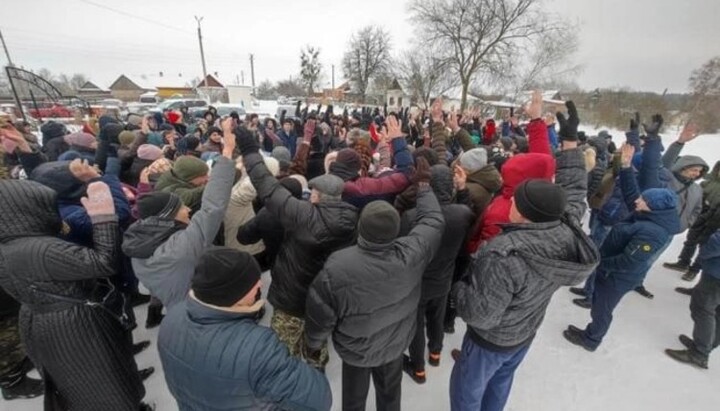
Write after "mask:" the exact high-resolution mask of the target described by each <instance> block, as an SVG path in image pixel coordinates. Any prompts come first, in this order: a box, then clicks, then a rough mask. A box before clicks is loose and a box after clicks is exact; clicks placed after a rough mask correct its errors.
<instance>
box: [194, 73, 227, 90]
mask: <svg viewBox="0 0 720 411" xmlns="http://www.w3.org/2000/svg"><path fill="white" fill-rule="evenodd" d="M197 87H208V88H213V87H217V88H225V86H224V83H223V82H221V81H220V79H218V78H217V77H216V75H213V74H212V73H211V74H208V75H207V77H205V79H204V80H202V81H201V82H200V83H199V84H198V85H197Z"/></svg>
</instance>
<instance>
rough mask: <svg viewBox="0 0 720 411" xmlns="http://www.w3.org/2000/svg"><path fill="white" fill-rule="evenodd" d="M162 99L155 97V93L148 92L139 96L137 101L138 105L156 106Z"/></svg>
mask: <svg viewBox="0 0 720 411" xmlns="http://www.w3.org/2000/svg"><path fill="white" fill-rule="evenodd" d="M161 101H162V99H161V98H160V97H158V96H157V93H155V92H148V93H144V94H141V95H140V98H139V99H138V102H139V103H143V104H152V105H153V106H156V105H158V104H159V103H160V102H161Z"/></svg>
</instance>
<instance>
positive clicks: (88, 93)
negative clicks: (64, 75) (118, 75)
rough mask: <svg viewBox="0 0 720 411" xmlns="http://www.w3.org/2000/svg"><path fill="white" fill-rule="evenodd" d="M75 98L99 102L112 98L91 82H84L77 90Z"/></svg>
mask: <svg viewBox="0 0 720 411" xmlns="http://www.w3.org/2000/svg"><path fill="white" fill-rule="evenodd" d="M77 96H78V97H81V98H83V99H85V100H99V99H105V98H110V97H112V92H111V91H110V90H108V89H104V88H100V87H98V86H97V85H96V84H95V83H93V82H91V81H86V82H85V84H83V85H82V86H81V87H80V88H79V89H78V90H77Z"/></svg>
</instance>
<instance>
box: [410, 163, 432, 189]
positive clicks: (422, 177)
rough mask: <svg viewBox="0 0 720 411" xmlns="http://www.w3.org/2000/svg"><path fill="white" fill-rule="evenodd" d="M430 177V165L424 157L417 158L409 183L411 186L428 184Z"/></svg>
mask: <svg viewBox="0 0 720 411" xmlns="http://www.w3.org/2000/svg"><path fill="white" fill-rule="evenodd" d="M430 177H431V174H430V163H428V161H427V160H426V159H425V157H418V158H417V160H416V162H415V174H413V176H412V179H411V182H412V183H413V184H418V183H430Z"/></svg>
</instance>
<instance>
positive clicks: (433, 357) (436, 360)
mask: <svg viewBox="0 0 720 411" xmlns="http://www.w3.org/2000/svg"><path fill="white" fill-rule="evenodd" d="M428 364H430V365H432V366H433V367H439V366H440V353H439V352H431V353H430V354H429V355H428Z"/></svg>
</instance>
